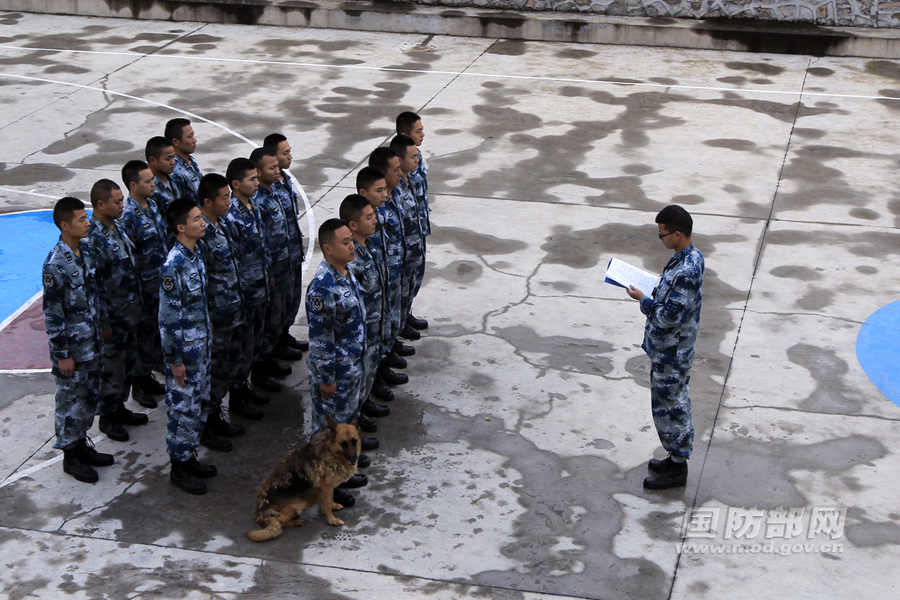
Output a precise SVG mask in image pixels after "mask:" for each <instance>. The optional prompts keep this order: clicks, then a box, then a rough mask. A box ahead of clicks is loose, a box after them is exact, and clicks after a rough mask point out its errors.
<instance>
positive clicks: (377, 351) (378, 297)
mask: <svg viewBox="0 0 900 600" xmlns="http://www.w3.org/2000/svg"><path fill="white" fill-rule="evenodd" d="M376 236H377V233H376V235H373V236H371V237H370V238H369V239H373V238H375V237H376ZM353 243H354V244H355V245H356V258H355V259H354V260H353V262H351V263H350V264H348V265H347V269H348V270H349V271H350V272H352V273H353V276H354V277H355V278H356V282H357V284H358V285H359V290H360V293H361V295H362V300H363V303H364V304H365V307H366V359H365V379H364V380H363V384H362V387H361V389H360V395H359V401H360V402H365V400H366V398H368V397H369V392H370V391H371V390H372V384H374V383H375V375H376V373H377V371H378V363H379V362H381V357H382V356H383V355H384V341H383V335H384V332H383V330H382V321H381V318H382V315H383V314H384V302H385V296H384V290H385V287H386V285H387V273H386V271H385V270H384V262H383V261H379V260H376V259H375V254H376V253H377V252H378V250H377V249H376V248H379V247H380V244H378V245H377V246H376V244H374V243H373V248H369V247H368V241H367V243H366V244H360V243H359V242H357V241H355V240H354V242H353Z"/></svg>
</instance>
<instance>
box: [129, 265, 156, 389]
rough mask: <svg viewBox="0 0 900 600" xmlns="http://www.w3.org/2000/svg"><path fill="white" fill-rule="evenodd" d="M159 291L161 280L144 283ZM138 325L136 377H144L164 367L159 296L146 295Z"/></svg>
mask: <svg viewBox="0 0 900 600" xmlns="http://www.w3.org/2000/svg"><path fill="white" fill-rule="evenodd" d="M143 285H154V286H156V289H157V290H158V289H159V280H156V281H150V282H146V281H145V282H144V283H143ZM141 308H142V309H143V310H141V318H140V320H139V321H138V324H137V348H136V349H137V354H136V357H135V363H134V376H135V377H143V376H145V375H149V374H150V371H153V370H154V369H157V368H159V367H161V366H162V345H161V343H160V338H159V294H146V295H145V296H144V305H143V306H142V307H141Z"/></svg>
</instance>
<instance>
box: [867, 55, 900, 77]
mask: <svg viewBox="0 0 900 600" xmlns="http://www.w3.org/2000/svg"><path fill="white" fill-rule="evenodd" d="M866 72H867V73H870V74H872V75H877V76H878V77H884V78H886V79H893V80H894V81H900V64H898V63H895V62H892V61H889V60H870V61H869V62H867V63H866Z"/></svg>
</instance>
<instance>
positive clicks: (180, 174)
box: [169, 154, 203, 204]
mask: <svg viewBox="0 0 900 600" xmlns="http://www.w3.org/2000/svg"><path fill="white" fill-rule="evenodd" d="M201 179H203V172H202V171H200V165H198V164H197V161H196V160H194V157H193V156H189V157H188V160H184V159H183V158H181V157H180V156H178V155H177V154H176V155H175V170H174V171H172V174H171V175H169V181H171V182H172V183H173V184H174V187H175V191H176V192H177V195H176V196H175V197H176V198H190V199H191V200H193V201H194V202H197V203H198V204H199V202H200V199H199V198H198V197H197V192H198V191H199V189H200V180H201Z"/></svg>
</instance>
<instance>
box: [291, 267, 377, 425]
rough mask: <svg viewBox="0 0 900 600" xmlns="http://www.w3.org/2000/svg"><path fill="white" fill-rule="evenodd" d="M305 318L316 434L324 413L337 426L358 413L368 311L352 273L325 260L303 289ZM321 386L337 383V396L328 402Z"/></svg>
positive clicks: (322, 422)
mask: <svg viewBox="0 0 900 600" xmlns="http://www.w3.org/2000/svg"><path fill="white" fill-rule="evenodd" d="M306 318H307V321H308V322H309V356H308V357H307V359H306V365H307V367H308V368H309V384H310V388H311V389H310V392H311V396H312V408H313V415H312V417H313V418H312V425H313V434H315V433H317V432H319V431H322V430H323V429H325V428H326V427H327V425H326V424H325V413H326V412H327V413H328V414H331V415H332V416H334V418H335V420H336V421H338V422H339V423H350V422H351V421H352V420H353V418H354V417H355V416H356V413H357V410H358V409H359V404H360V388H361V386H362V385H363V379H364V378H365V367H364V361H365V353H366V306H365V304H364V303H363V300H362V298H361V297H360V293H359V286H358V284H357V282H356V278H355V277H354V276H353V273H352V272H351V271H349V270H348V271H347V275H346V276H344V275H341V273H340V271H338V270H337V269H336V268H334V266H333V265H332V264H331V263H329V262H328V261H326V260H324V259H323V260H322V263H321V264H320V265H319V268H318V269H316V275H315V277H313V280H312V281H310V282H309V288H308V289H307V290H306ZM322 383H324V384H326V385H331V384H333V383H337V392H336V393H335V394H334V396H332V397H331V398H330V399H329V400H325V398H323V397H322V389H321V387H320V384H322Z"/></svg>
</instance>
